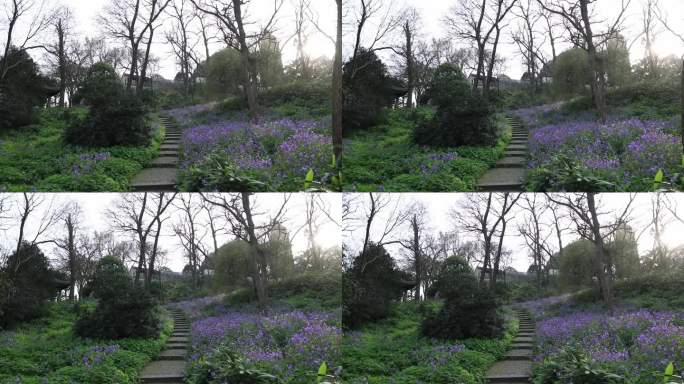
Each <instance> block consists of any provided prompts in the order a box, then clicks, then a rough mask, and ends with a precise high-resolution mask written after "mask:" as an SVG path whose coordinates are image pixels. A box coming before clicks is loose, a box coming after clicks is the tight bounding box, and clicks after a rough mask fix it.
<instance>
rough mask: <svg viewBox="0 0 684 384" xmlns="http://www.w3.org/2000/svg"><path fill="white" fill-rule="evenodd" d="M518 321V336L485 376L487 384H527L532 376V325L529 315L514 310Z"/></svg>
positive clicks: (533, 329) (533, 330)
mask: <svg viewBox="0 0 684 384" xmlns="http://www.w3.org/2000/svg"><path fill="white" fill-rule="evenodd" d="M516 315H517V316H518V318H519V319H520V328H519V330H518V335H517V336H516V337H515V339H513V343H512V344H511V347H510V348H511V349H509V350H508V352H506V354H505V355H504V357H503V360H500V361H497V362H496V363H494V365H492V366H491V367H490V368H489V370H488V371H487V374H486V376H485V378H486V380H487V383H497V384H528V383H530V377H531V375H532V353H533V349H534V332H535V328H534V323H533V322H532V319H531V318H530V315H529V314H528V313H527V312H525V311H523V310H519V309H518V310H516Z"/></svg>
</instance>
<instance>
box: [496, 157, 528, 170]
mask: <svg viewBox="0 0 684 384" xmlns="http://www.w3.org/2000/svg"><path fill="white" fill-rule="evenodd" d="M496 166H497V167H499V168H524V167H525V158H524V157H504V158H503V159H501V160H499V161H498V162H497V163H496Z"/></svg>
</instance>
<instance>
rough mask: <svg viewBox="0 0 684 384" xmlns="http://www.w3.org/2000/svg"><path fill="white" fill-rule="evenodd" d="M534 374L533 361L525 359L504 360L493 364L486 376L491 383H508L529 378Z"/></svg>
mask: <svg viewBox="0 0 684 384" xmlns="http://www.w3.org/2000/svg"><path fill="white" fill-rule="evenodd" d="M531 375H532V362H530V361H523V360H503V361H498V362H496V363H494V365H492V366H491V367H490V368H489V370H487V373H486V374H485V378H486V380H487V382H489V383H507V382H515V381H525V380H529V379H530V376H531Z"/></svg>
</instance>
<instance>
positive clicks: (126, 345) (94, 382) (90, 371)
mask: <svg viewBox="0 0 684 384" xmlns="http://www.w3.org/2000/svg"><path fill="white" fill-rule="evenodd" d="M81 305H83V306H86V307H87V306H93V305H94V303H93V302H87V303H85V304H84V303H82V304H81ZM77 312H78V310H75V309H74V304H73V303H67V302H59V303H52V304H50V308H49V315H48V316H46V317H44V318H41V319H39V320H35V321H32V322H30V323H27V324H24V325H22V326H20V327H18V328H17V329H15V330H8V331H2V332H0V382H2V383H21V384H39V383H40V384H43V383H50V384H71V383H89V384H108V383H112V384H114V383H116V384H133V383H137V376H138V373H139V372H140V371H141V370H142V369H143V368H144V366H145V365H146V364H147V363H148V362H149V361H151V360H152V359H153V358H154V357H155V356H156V355H157V354H159V352H160V351H161V350H162V348H163V346H164V344H165V343H166V340H167V339H168V337H169V336H170V335H171V332H172V329H173V322H172V320H171V319H170V317H169V316H168V315H166V313H164V315H163V316H162V319H164V320H163V326H162V332H161V336H160V337H159V338H156V339H121V340H116V341H103V340H90V339H82V338H79V337H77V336H75V335H74V333H73V325H74V322H75V321H76V318H77Z"/></svg>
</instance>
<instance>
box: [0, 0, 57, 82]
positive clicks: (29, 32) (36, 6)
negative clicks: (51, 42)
mask: <svg viewBox="0 0 684 384" xmlns="http://www.w3.org/2000/svg"><path fill="white" fill-rule="evenodd" d="M4 3H5V4H4V5H3V8H4V11H5V12H4V15H5V17H4V20H2V19H0V20H2V21H3V22H2V23H0V24H6V26H7V27H6V28H7V30H6V32H5V33H4V35H5V37H4V44H5V45H4V47H3V54H2V57H3V58H7V57H8V54H9V53H10V51H11V50H13V49H14V50H16V51H19V52H22V51H30V50H33V49H44V48H45V46H44V45H42V44H39V43H36V42H35V40H36V39H37V38H38V37H39V36H40V34H41V33H42V32H43V31H45V30H46V29H47V28H49V27H50V25H51V24H52V12H51V11H50V10H49V9H48V8H47V7H46V4H47V2H46V1H45V0H8V1H6V2H4ZM27 17H30V19H31V22H29V23H24V22H23V20H24V19H25V18H27ZM20 64H21V62H19V61H17V62H16V63H14V64H12V65H10V61H9V60H7V59H5V60H2V62H0V82H2V81H3V80H5V77H6V76H7V74H8V72H9V71H10V70H11V69H12V68H14V67H16V66H18V65H20Z"/></svg>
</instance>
